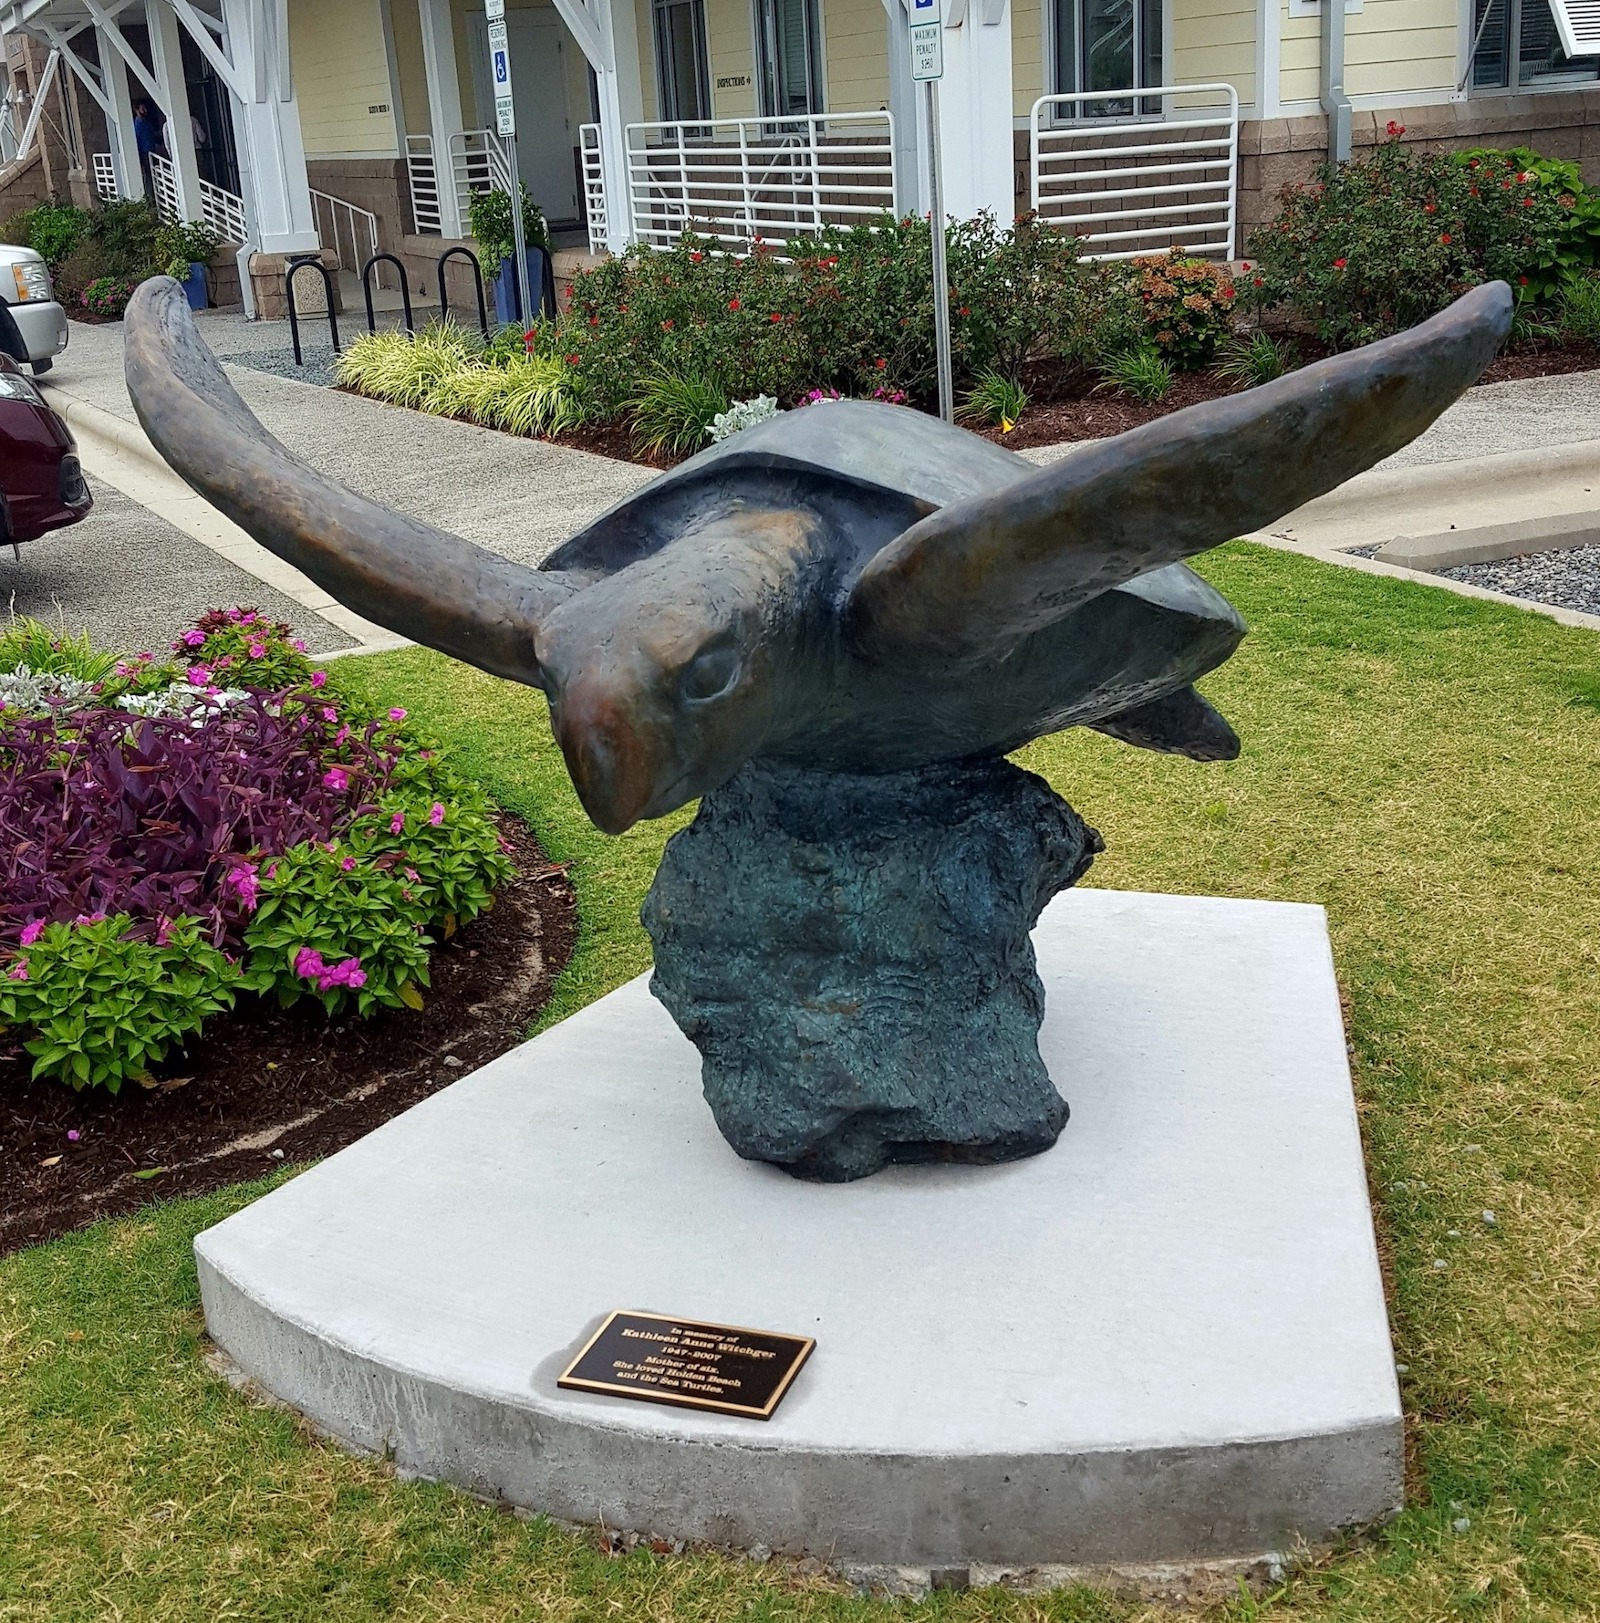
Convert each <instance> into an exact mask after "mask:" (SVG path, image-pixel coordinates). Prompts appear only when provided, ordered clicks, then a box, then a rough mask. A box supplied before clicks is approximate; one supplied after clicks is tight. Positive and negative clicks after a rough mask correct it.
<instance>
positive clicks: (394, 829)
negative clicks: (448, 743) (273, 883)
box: [22, 812, 406, 946]
mask: <svg viewBox="0 0 1600 1623" xmlns="http://www.w3.org/2000/svg"><path fill="white" fill-rule="evenodd" d="M405 830H406V814H405V813H404V812H396V813H395V814H394V816H393V817H391V818H390V819H389V832H390V833H391V834H404V833H405ZM22 944H23V946H27V944H28V943H27V941H26V940H24V941H23V943H22Z"/></svg>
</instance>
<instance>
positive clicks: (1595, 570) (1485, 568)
mask: <svg viewBox="0 0 1600 1623" xmlns="http://www.w3.org/2000/svg"><path fill="white" fill-rule="evenodd" d="M1438 573H1439V574H1441V575H1444V576H1446V577H1448V578H1449V579H1450V580H1459V581H1464V582H1465V583H1466V584H1467V585H1469V586H1482V587H1484V588H1485V589H1486V590H1488V591H1491V592H1505V593H1507V594H1508V595H1510V596H1511V597H1526V598H1531V599H1533V601H1534V602H1536V603H1553V604H1555V605H1556V606H1557V607H1558V608H1563V609H1581V610H1582V611H1584V612H1585V613H1587V614H1600V546H1591V547H1562V548H1561V549H1560V550H1559V551H1557V552H1524V553H1520V554H1519V555H1518V556H1517V557H1515V558H1499V559H1496V560H1495V561H1494V562H1493V563H1487V564H1457V565H1456V566H1455V568H1453V569H1441V570H1439V571H1438Z"/></svg>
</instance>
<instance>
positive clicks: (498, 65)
mask: <svg viewBox="0 0 1600 1623" xmlns="http://www.w3.org/2000/svg"><path fill="white" fill-rule="evenodd" d="M506 78H507V73H506V58H505V53H504V52H503V51H496V52H495V53H494V82H495V83H496V84H499V85H503V84H504V83H505V82H506Z"/></svg>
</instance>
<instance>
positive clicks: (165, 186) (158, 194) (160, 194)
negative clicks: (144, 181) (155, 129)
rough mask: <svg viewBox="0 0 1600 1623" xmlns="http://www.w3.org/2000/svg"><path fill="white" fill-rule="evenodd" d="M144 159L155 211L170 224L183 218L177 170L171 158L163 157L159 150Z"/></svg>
mask: <svg viewBox="0 0 1600 1623" xmlns="http://www.w3.org/2000/svg"><path fill="white" fill-rule="evenodd" d="M146 161H147V162H148V163H149V165H150V190H151V191H152V192H154V193H155V203H156V213H157V214H159V215H160V216H161V218H162V219H163V220H165V221H166V222H167V224H168V225H171V224H173V223H174V222H176V221H178V220H181V219H182V218H183V209H182V208H181V207H180V206H179V203H178V172H177V170H175V169H174V168H173V167H172V160H171V159H170V158H163V157H162V156H161V154H160V153H159V152H152V153H151V154H150V156H149V158H148V159H147V160H146Z"/></svg>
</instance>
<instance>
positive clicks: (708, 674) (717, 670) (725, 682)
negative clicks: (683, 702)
mask: <svg viewBox="0 0 1600 1623" xmlns="http://www.w3.org/2000/svg"><path fill="white" fill-rule="evenodd" d="M681 680H682V685H683V696H684V698H686V699H693V700H697V701H702V702H703V701H704V700H706V699H720V698H721V697H722V695H723V694H724V693H726V692H727V691H728V690H729V689H730V688H731V687H732V686H733V685H734V683H735V682H737V681H738V680H739V655H738V653H737V651H736V650H734V649H733V648H730V647H729V646H728V645H727V644H726V643H721V644H719V645H718V646H717V647H714V648H706V649H703V650H702V651H701V652H700V653H698V654H696V655H695V657H694V658H693V659H692V660H690V661H689V663H688V664H687V665H686V666H684V669H683V676H682V679H681Z"/></svg>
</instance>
